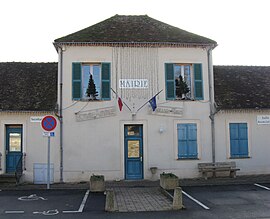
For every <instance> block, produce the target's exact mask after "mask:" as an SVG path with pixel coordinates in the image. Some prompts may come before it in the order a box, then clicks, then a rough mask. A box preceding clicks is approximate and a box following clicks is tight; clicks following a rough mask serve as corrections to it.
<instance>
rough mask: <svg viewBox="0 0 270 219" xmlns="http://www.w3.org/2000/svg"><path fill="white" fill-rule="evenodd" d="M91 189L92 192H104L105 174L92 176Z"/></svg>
mask: <svg viewBox="0 0 270 219" xmlns="http://www.w3.org/2000/svg"><path fill="white" fill-rule="evenodd" d="M90 191H91V192H104V191H105V180H104V176H103V175H94V174H93V175H92V176H91V177H90Z"/></svg>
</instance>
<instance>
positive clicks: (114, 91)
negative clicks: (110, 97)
mask: <svg viewBox="0 0 270 219" xmlns="http://www.w3.org/2000/svg"><path fill="white" fill-rule="evenodd" d="M111 90H112V92H114V93H115V95H116V96H117V97H118V98H121V97H120V96H119V95H118V94H117V93H116V92H115V91H114V89H112V88H111ZM121 101H122V102H123V104H124V105H125V106H126V107H127V108H128V109H129V111H130V112H131V113H132V111H131V109H130V107H129V106H128V105H127V104H126V103H125V101H123V100H122V98H121Z"/></svg>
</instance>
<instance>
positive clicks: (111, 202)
mask: <svg viewBox="0 0 270 219" xmlns="http://www.w3.org/2000/svg"><path fill="white" fill-rule="evenodd" d="M105 211H116V204H115V195H114V191H113V190H107V191H106V204H105Z"/></svg>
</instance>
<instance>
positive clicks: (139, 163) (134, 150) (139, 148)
mask: <svg viewBox="0 0 270 219" xmlns="http://www.w3.org/2000/svg"><path fill="white" fill-rule="evenodd" d="M124 131H125V179H143V126H142V125H125V127H124Z"/></svg>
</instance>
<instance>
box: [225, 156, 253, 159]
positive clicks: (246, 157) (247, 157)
mask: <svg viewBox="0 0 270 219" xmlns="http://www.w3.org/2000/svg"><path fill="white" fill-rule="evenodd" d="M250 158H251V157H249V156H245V157H230V158H229V159H232V160H235V159H250Z"/></svg>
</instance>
